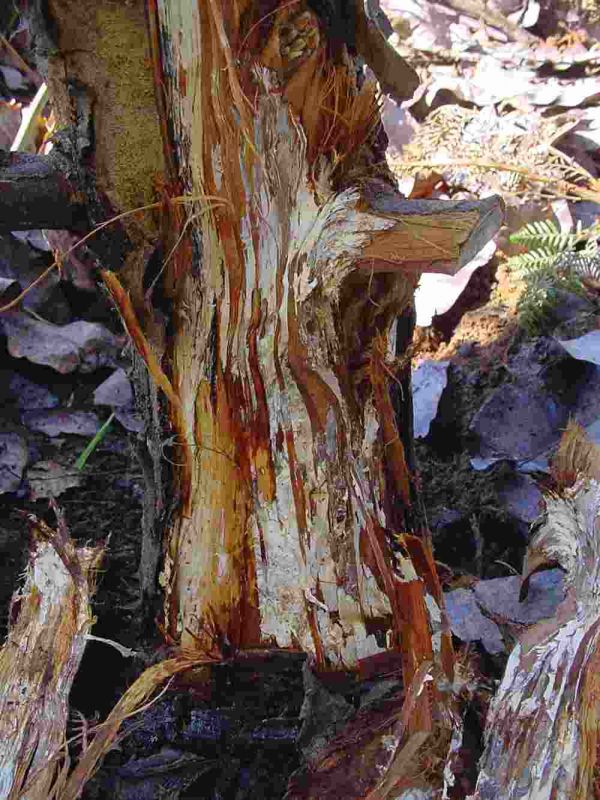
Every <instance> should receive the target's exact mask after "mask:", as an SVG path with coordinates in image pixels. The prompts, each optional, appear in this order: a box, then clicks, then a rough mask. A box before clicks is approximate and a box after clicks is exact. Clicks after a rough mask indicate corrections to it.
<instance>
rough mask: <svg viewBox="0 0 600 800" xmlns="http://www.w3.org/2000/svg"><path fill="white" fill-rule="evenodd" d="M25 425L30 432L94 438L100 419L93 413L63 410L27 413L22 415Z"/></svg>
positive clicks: (43, 410)
mask: <svg viewBox="0 0 600 800" xmlns="http://www.w3.org/2000/svg"><path fill="white" fill-rule="evenodd" d="M21 420H22V422H23V425H25V427H26V428H29V430H32V431H39V432H40V433H45V434H46V435H47V436H60V434H61V433H71V434H76V435H77V436H93V435H94V434H95V433H97V432H98V430H99V428H100V421H99V419H98V417H97V416H96V415H95V414H94V413H93V412H91V411H64V410H63V409H51V410H46V409H42V410H36V411H25V412H24V413H23V414H22V415H21Z"/></svg>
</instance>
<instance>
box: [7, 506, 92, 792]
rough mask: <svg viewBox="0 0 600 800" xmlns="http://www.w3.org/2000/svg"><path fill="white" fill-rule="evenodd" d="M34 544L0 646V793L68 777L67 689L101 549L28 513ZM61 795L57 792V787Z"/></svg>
mask: <svg viewBox="0 0 600 800" xmlns="http://www.w3.org/2000/svg"><path fill="white" fill-rule="evenodd" d="M29 522H30V524H31V527H32V532H33V535H34V544H33V549H32V552H31V556H30V559H29V565H28V567H27V571H26V575H25V582H24V584H23V587H22V588H21V589H20V590H18V591H17V592H15V594H14V596H13V600H12V605H11V616H12V618H13V621H12V622H11V624H10V627H9V633H8V636H7V639H6V642H5V644H4V645H3V647H2V649H1V650H0V686H2V693H1V695H0V797H1V798H3V800H4V799H5V798H6V800H17V798H22V797H27V800H46V798H48V797H49V796H52V794H51V789H52V790H56V788H57V786H59V785H61V784H62V781H63V780H64V779H66V771H67V770H68V752H67V750H66V748H65V740H66V738H65V737H66V726H67V717H68V709H69V705H68V701H69V692H70V691H71V685H72V683H73V679H74V677H75V674H76V672H77V669H78V668H79V664H80V662H81V658H82V656H83V652H84V649H85V643H86V634H87V633H88V632H89V631H90V629H91V627H92V624H93V618H92V614H91V610H90V599H91V595H92V593H93V591H94V585H95V581H94V573H95V570H96V568H97V567H98V566H99V562H100V559H101V557H102V550H101V548H97V547H96V548H94V547H77V546H76V545H75V543H74V542H73V541H72V540H71V539H70V538H69V536H68V534H67V532H66V529H65V528H64V524H63V523H62V521H59V525H58V528H57V530H52V529H50V528H49V527H48V526H46V525H45V524H44V523H43V522H41V521H40V520H38V519H36V518H35V517H33V515H31V516H30V517H29ZM59 796H60V793H59Z"/></svg>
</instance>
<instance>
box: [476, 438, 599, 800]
mask: <svg viewBox="0 0 600 800" xmlns="http://www.w3.org/2000/svg"><path fill="white" fill-rule="evenodd" d="M554 475H555V480H556V483H555V487H554V492H552V493H551V494H548V495H547V497H546V513H545V515H544V516H543V517H542V518H541V519H540V521H539V523H538V525H537V531H536V533H535V535H534V536H533V538H532V540H531V543H530V545H529V548H528V552H527V558H526V561H525V567H524V591H526V590H527V582H528V580H529V577H530V576H531V574H532V572H533V571H535V570H537V569H540V568H543V567H544V566H549V565H552V566H556V565H558V566H560V567H561V568H562V569H564V570H565V572H566V580H565V583H566V594H565V599H564V600H563V601H562V603H561V604H560V605H559V607H558V609H557V611H556V613H555V615H554V616H553V617H552V618H551V619H548V620H543V621H541V622H538V623H537V624H535V625H533V626H532V627H531V628H529V629H528V630H527V631H526V632H525V633H524V634H523V635H522V636H521V637H520V640H519V642H518V644H517V646H516V647H515V649H514V650H513V652H512V653H511V655H510V658H509V660H508V664H507V666H506V671H505V674H504V678H503V679H502V683H501V684H500V687H499V689H498V691H497V693H496V696H495V698H494V700H493V703H492V706H491V709H490V713H489V715H488V719H487V722H486V745H485V751H484V754H483V757H482V760H481V771H480V774H479V778H478V781H477V791H476V793H475V795H474V797H475V798H476V800H488V798H489V800H492V798H497V797H502V798H506V800H512V798H515V799H516V798H517V797H524V796H527V797H535V798H536V800H537V799H538V798H539V800H545V799H546V798H547V800H550V798H556V797H561V798H562V797H564V798H567V797H568V798H570V799H572V800H584V798H591V797H597V796H598V794H597V793H598V790H599V783H598V775H599V774H600V771H599V765H598V719H599V713H600V709H599V707H598V663H599V652H600V650H599V648H600V638H599V636H600V605H599V603H598V595H597V582H598V574H597V573H598V563H599V561H600V557H599V543H600V538H599V537H600V450H598V448H597V447H595V446H594V445H592V444H591V443H590V442H589V441H587V440H586V437H585V434H584V432H583V430H582V429H581V428H580V427H579V426H577V425H575V424H571V425H570V426H569V428H568V429H567V431H566V433H565V435H564V437H563V441H562V443H561V447H560V450H559V453H558V456H557V459H556V461H555V465H554Z"/></svg>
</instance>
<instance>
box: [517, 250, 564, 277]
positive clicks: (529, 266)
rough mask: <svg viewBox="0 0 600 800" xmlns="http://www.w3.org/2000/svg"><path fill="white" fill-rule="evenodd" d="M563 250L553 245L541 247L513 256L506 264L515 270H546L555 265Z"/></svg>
mask: <svg viewBox="0 0 600 800" xmlns="http://www.w3.org/2000/svg"><path fill="white" fill-rule="evenodd" d="M561 252H562V251H560V250H558V251H557V250H556V249H553V248H551V247H539V248H538V249H537V250H531V251H529V252H528V253H520V254H519V255H516V256H512V257H511V258H509V259H508V260H507V262H506V264H507V266H508V268H509V269H511V270H514V271H515V272H532V271H537V270H545V269H547V268H548V267H552V266H554V264H555V263H556V260H557V259H558V256H559V255H560V254H561Z"/></svg>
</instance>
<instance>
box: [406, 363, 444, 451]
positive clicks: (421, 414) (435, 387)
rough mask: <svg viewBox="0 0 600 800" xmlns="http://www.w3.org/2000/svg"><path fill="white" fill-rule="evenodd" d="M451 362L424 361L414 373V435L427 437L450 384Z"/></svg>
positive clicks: (418, 437)
mask: <svg viewBox="0 0 600 800" xmlns="http://www.w3.org/2000/svg"><path fill="white" fill-rule="evenodd" d="M449 363H450V362H449V361H422V362H421V363H420V364H419V366H418V367H417V368H416V369H415V370H413V373H412V395H413V419H414V435H415V438H417V439H420V438H424V437H425V436H427V434H428V433H429V428H430V426H431V423H432V422H433V420H434V419H435V417H436V414H437V411H438V406H439V403H440V398H441V396H442V394H443V392H444V389H445V388H446V386H447V384H448V365H449Z"/></svg>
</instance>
